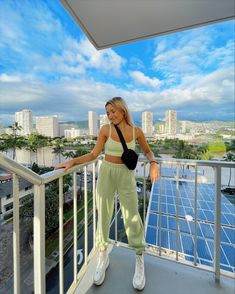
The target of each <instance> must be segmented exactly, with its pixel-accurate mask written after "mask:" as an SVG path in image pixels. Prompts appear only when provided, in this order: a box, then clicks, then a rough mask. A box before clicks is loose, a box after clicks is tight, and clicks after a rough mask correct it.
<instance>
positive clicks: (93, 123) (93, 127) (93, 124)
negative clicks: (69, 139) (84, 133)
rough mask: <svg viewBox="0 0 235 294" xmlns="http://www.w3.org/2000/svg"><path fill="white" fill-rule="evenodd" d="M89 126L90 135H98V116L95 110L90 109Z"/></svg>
mask: <svg viewBox="0 0 235 294" xmlns="http://www.w3.org/2000/svg"><path fill="white" fill-rule="evenodd" d="M88 128H89V135H90V136H97V135H98V116H97V113H96V112H94V111H88Z"/></svg>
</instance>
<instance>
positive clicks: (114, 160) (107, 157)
mask: <svg viewBox="0 0 235 294" xmlns="http://www.w3.org/2000/svg"><path fill="white" fill-rule="evenodd" d="M105 160H106V161H109V162H112V163H119V164H120V163H123V162H122V160H121V157H119V156H113V155H108V154H105Z"/></svg>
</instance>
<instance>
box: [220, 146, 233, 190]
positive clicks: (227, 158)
mask: <svg viewBox="0 0 235 294" xmlns="http://www.w3.org/2000/svg"><path fill="white" fill-rule="evenodd" d="M223 160H225V161H235V154H234V153H232V152H231V151H229V152H227V153H226V154H225V155H224V157H223ZM231 176H232V169H231V168H230V169H229V180H228V187H230V182H231Z"/></svg>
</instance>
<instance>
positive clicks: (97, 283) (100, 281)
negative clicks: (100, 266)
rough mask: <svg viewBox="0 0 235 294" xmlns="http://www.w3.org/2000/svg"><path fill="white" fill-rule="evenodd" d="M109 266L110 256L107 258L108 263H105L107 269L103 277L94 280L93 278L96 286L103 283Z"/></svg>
mask: <svg viewBox="0 0 235 294" xmlns="http://www.w3.org/2000/svg"><path fill="white" fill-rule="evenodd" d="M108 266H109V258H108V259H107V262H106V265H105V271H104V274H103V276H102V277H101V279H100V280H99V281H94V280H93V284H95V285H96V286H100V285H102V284H103V282H104V279H105V272H106V270H107V268H108Z"/></svg>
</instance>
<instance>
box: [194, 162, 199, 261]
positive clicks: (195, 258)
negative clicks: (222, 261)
mask: <svg viewBox="0 0 235 294" xmlns="http://www.w3.org/2000/svg"><path fill="white" fill-rule="evenodd" d="M197 172H198V171H197V165H196V166H195V179H194V181H195V187H194V265H197V221H198V219H197V185H198V181H197Z"/></svg>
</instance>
